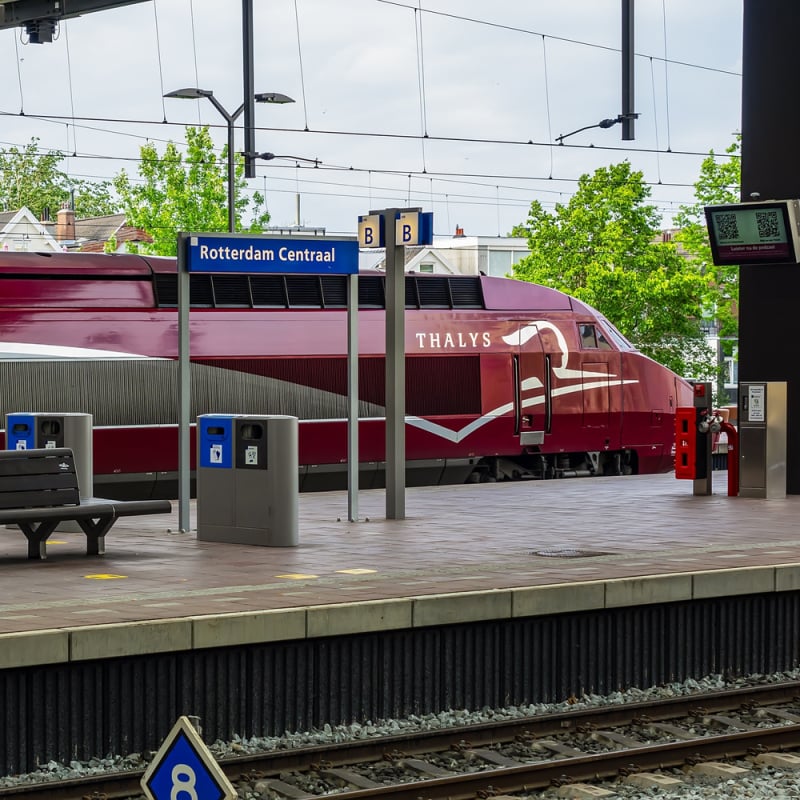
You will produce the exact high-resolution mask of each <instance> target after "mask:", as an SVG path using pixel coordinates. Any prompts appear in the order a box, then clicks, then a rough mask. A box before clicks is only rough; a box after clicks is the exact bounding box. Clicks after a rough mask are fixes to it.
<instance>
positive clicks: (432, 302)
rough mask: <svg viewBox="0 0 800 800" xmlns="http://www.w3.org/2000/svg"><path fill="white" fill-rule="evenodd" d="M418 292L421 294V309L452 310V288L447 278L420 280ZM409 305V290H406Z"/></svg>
mask: <svg viewBox="0 0 800 800" xmlns="http://www.w3.org/2000/svg"><path fill="white" fill-rule="evenodd" d="M415 283H416V284H417V291H418V292H419V306H420V308H452V306H453V303H452V301H451V299H450V286H449V283H448V279H447V277H446V276H442V277H434V278H418V279H417V280H416V281H415ZM407 303H408V290H406V304H407Z"/></svg>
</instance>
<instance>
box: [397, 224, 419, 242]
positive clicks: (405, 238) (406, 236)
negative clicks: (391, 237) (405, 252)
mask: <svg viewBox="0 0 800 800" xmlns="http://www.w3.org/2000/svg"><path fill="white" fill-rule="evenodd" d="M412 236H413V229H412V227H411V225H408V224H405V225H403V226H401V230H400V243H401V244H414V243H415V242H414V240H413V239H412Z"/></svg>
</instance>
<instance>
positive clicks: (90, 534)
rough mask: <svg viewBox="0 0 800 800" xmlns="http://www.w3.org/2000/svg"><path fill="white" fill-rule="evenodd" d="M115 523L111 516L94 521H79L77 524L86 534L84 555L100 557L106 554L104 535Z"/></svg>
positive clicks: (114, 518)
mask: <svg viewBox="0 0 800 800" xmlns="http://www.w3.org/2000/svg"><path fill="white" fill-rule="evenodd" d="M115 521H116V517H114V515H113V514H112V515H111V516H108V517H100V518H98V519H97V520H94V519H79V520H78V524H79V525H80V526H81V528H83V532H84V533H85V534H86V555H87V556H102V555H104V554H105V552H106V534H107V533H108V531H109V528H111V526H112V525H113V524H114V522H115Z"/></svg>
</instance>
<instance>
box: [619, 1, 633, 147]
mask: <svg viewBox="0 0 800 800" xmlns="http://www.w3.org/2000/svg"><path fill="white" fill-rule="evenodd" d="M633 23H634V16H633V0H622V139H623V141H626V142H627V141H631V140H632V139H634V138H636V137H635V136H634V131H633V125H634V120H635V117H634V116H633V115H634V113H635V112H634V106H635V105H636V99H635V96H634V93H635V86H636V82H635V80H634V69H633V59H634V52H633V29H634V28H633Z"/></svg>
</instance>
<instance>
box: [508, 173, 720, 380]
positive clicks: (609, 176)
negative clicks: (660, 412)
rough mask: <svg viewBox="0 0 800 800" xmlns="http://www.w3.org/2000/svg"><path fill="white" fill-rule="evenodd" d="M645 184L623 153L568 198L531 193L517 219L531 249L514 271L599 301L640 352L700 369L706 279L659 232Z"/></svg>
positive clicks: (687, 370)
mask: <svg viewBox="0 0 800 800" xmlns="http://www.w3.org/2000/svg"><path fill="white" fill-rule="evenodd" d="M649 196H650V187H649V186H647V184H646V183H645V182H644V180H643V176H642V173H641V172H635V171H633V170H632V169H631V166H630V164H629V163H628V162H627V161H626V162H623V163H621V164H615V165H611V166H610V167H601V168H600V169H598V170H596V171H595V173H594V174H593V175H583V176H581V178H580V180H579V181H578V188H577V191H576V192H575V194H574V195H573V196H572V197H571V199H570V200H569V202H568V203H567V204H565V205H564V204H560V203H559V204H557V205H556V207H555V210H554V211H553V212H552V213H549V212H547V211H545V210H544V208H543V207H542V205H541V203H539V202H538V201H534V202H533V203H532V204H531V209H530V212H529V214H528V219H527V222H526V223H525V224H524V225H521V226H517V227H516V228H515V231H517V232H518V234H522V235H527V237H528V246H529V248H530V250H531V253H530V255H529V256H526V257H525V258H524V259H522V260H521V261H520V262H519V263H518V264H516V265H515V266H514V277H517V278H521V279H523V280H527V281H532V282H534V283H541V284H544V285H546V286H551V287H553V288H555V289H560V290H561V291H563V292H567V293H568V294H571V295H573V296H574V297H577V298H578V299H579V300H583V301H584V302H585V303H588V304H589V305H591V306H593V307H594V308H596V309H597V310H598V311H600V312H601V313H602V314H604V315H605V316H606V317H608V319H609V320H611V321H612V322H613V323H614V324H615V325H616V326H617V327H618V328H619V329H620V331H621V332H622V333H623V334H624V335H625V336H626V337H627V338H628V339H630V340H631V342H633V343H634V344H635V345H636V346H637V347H638V348H639V349H640V350H641V351H642V352H643V353H646V354H647V355H649V356H651V357H652V358H654V359H656V360H657V361H659V362H660V363H662V364H665V365H666V366H669V367H671V368H672V369H673V370H675V371H676V372H678V373H680V374H683V375H691V376H698V377H701V376H705V375H707V374H708V371H709V369H710V368H711V360H710V358H709V354H708V351H707V348H706V347H705V341H704V337H703V333H702V330H701V319H702V315H703V309H704V305H705V302H706V295H707V292H708V286H707V280H706V279H705V278H704V276H703V275H702V273H701V271H700V270H699V269H698V268H697V267H696V266H695V265H694V264H692V263H691V262H687V261H686V259H684V258H682V257H681V256H680V255H679V253H678V251H677V249H676V246H675V245H674V244H673V243H671V242H662V241H660V240H659V233H660V215H659V213H658V210H657V209H656V208H655V206H653V205H651V204H649V203H647V198H648V197H649Z"/></svg>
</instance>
